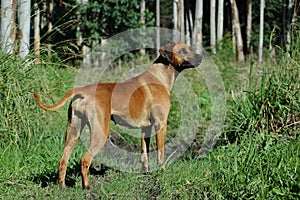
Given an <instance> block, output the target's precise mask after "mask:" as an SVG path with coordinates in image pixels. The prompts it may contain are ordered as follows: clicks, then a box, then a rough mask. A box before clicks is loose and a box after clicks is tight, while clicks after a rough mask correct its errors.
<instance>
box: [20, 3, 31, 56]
mask: <svg viewBox="0 0 300 200" xmlns="http://www.w3.org/2000/svg"><path fill="white" fill-rule="evenodd" d="M30 4H31V1H30V0H19V5H18V21H19V31H20V33H21V38H20V57H21V58H25V56H26V55H27V54H28V53H29V45H30V44H29V43H30V7H31V6H30Z"/></svg>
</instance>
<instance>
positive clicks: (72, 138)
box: [58, 106, 85, 188]
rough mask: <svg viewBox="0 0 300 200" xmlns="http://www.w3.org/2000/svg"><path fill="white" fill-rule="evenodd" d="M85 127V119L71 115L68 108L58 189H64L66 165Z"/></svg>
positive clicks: (70, 108) (70, 110) (70, 109)
mask: <svg viewBox="0 0 300 200" xmlns="http://www.w3.org/2000/svg"><path fill="white" fill-rule="evenodd" d="M84 126H85V119H83V118H82V117H80V116H77V115H75V114H74V113H73V110H72V107H71V106H70V107H69V122H68V128H67V133H66V139H65V145H64V152H63V155H62V158H61V160H60V163H59V168H58V186H59V188H63V187H65V177H66V171H67V165H68V161H69V158H70V155H71V153H72V151H73V149H74V147H75V145H76V144H77V141H78V138H79V136H80V133H81V131H82V129H83V127H84Z"/></svg>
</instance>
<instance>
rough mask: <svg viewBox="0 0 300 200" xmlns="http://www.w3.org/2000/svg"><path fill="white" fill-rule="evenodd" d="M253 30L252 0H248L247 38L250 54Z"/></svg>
mask: <svg viewBox="0 0 300 200" xmlns="http://www.w3.org/2000/svg"><path fill="white" fill-rule="evenodd" d="M251 29H252V0H247V24H246V36H247V44H246V45H247V51H248V52H250V43H251Z"/></svg>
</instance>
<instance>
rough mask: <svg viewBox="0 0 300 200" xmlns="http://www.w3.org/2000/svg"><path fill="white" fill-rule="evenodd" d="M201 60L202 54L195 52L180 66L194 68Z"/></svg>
mask: <svg viewBox="0 0 300 200" xmlns="http://www.w3.org/2000/svg"><path fill="white" fill-rule="evenodd" d="M201 62H202V55H201V54H196V56H195V57H193V58H189V60H188V61H185V62H183V63H182V66H183V67H184V68H194V67H198V66H199V65H200V64H201Z"/></svg>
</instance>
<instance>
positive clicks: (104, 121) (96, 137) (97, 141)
mask: <svg viewBox="0 0 300 200" xmlns="http://www.w3.org/2000/svg"><path fill="white" fill-rule="evenodd" d="M93 113H94V114H93V116H91V117H89V126H90V131H91V138H90V143H91V144H90V147H89V149H88V151H87V152H86V154H85V155H84V156H83V158H82V160H81V175H82V187H83V189H89V188H90V184H89V181H88V172H89V168H90V165H91V163H92V160H93V158H94V157H95V156H96V155H97V154H98V153H99V151H100V150H101V149H102V148H103V146H104V145H105V142H106V139H107V137H108V133H109V123H110V113H106V114H104V112H100V111H96V112H93ZM100 113H101V114H100ZM102 114H103V115H102Z"/></svg>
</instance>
